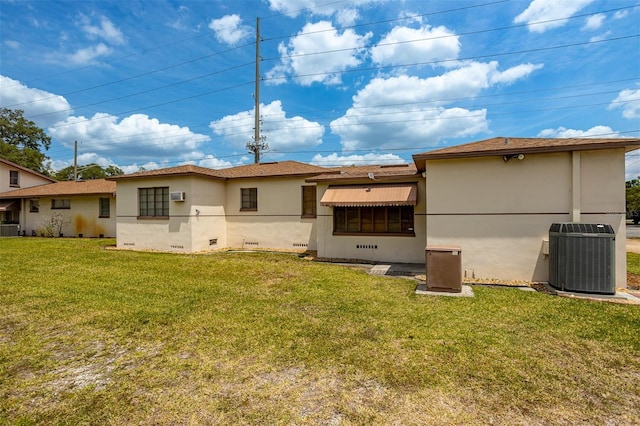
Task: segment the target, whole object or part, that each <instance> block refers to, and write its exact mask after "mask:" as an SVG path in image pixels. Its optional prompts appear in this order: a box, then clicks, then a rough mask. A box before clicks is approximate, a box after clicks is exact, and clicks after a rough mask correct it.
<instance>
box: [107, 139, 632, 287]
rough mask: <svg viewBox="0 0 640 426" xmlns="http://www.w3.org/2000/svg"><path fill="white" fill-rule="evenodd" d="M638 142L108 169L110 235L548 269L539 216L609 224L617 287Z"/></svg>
mask: <svg viewBox="0 0 640 426" xmlns="http://www.w3.org/2000/svg"><path fill="white" fill-rule="evenodd" d="M638 147H640V139H631V138H630V139H619V138H618V139H591V138H589V139H587V138H582V139H541V138H493V139H488V140H483V141H479V142H474V143H469V144H465V145H459V146H454V147H449V148H444V149H439V150H434V151H430V152H424V153H420V154H415V155H414V156H413V159H414V164H408V165H407V164H404V165H396V166H362V167H341V168H334V169H326V168H322V167H318V166H313V165H309V164H304V163H298V162H295V161H283V162H276V163H262V164H253V165H248V166H239V167H233V168H229V169H223V170H211V169H207V168H202V167H197V166H179V167H173V168H169V169H163V170H153V171H145V172H139V173H134V174H131V175H124V176H116V177H112V178H109V179H110V180H113V181H115V182H117V193H118V200H119V202H118V207H117V213H116V214H117V244H118V246H119V247H122V248H132V249H156V250H163V251H175V252H196V251H204V250H211V249H221V248H244V249H284V250H296V249H297V250H315V251H317V254H318V256H319V257H321V258H330V259H361V260H369V261H386V262H405V263H424V261H425V247H426V246H428V245H436V246H440V245H455V246H460V247H461V250H462V268H463V271H464V274H465V275H466V276H467V277H468V278H473V279H498V280H524V281H547V280H548V276H549V265H548V263H549V260H548V252H547V248H546V247H547V245H548V243H547V240H548V235H549V228H550V226H551V224H552V223H556V222H597V223H606V224H610V225H611V226H612V227H613V229H614V230H615V232H616V235H618V236H621V237H618V238H617V239H616V242H615V269H616V285H617V286H618V287H625V286H626V263H625V191H624V188H625V185H624V182H625V171H624V168H625V162H624V158H625V153H626V152H628V151H630V150H633V149H637V148H638Z"/></svg>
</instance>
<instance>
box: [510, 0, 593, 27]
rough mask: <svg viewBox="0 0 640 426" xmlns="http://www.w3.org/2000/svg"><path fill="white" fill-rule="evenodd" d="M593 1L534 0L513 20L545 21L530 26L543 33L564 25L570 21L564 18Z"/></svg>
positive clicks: (520, 22) (527, 21)
mask: <svg viewBox="0 0 640 426" xmlns="http://www.w3.org/2000/svg"><path fill="white" fill-rule="evenodd" d="M592 1H593V0H562V1H558V0H533V1H532V2H531V4H529V7H527V9H526V10H525V11H524V12H522V13H521V14H519V15H518V16H516V17H515V19H514V20H513V22H515V23H516V24H522V23H525V24H533V23H536V22H544V23H541V24H537V25H530V26H529V31H530V32H534V33H543V32H545V31H547V30H551V29H553V28H558V27H562V26H563V25H564V24H566V23H567V21H568V19H562V18H569V17H571V16H572V15H574V14H575V13H577V12H579V11H580V10H582V9H583V8H584V7H586V6H587V5H589V4H590V3H591V2H592ZM545 21H550V22H545Z"/></svg>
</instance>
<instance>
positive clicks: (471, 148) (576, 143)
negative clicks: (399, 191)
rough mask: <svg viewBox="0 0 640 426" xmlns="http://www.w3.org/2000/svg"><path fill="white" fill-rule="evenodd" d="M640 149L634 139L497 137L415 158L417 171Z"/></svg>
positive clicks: (638, 143) (429, 152) (427, 153)
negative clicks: (431, 164) (448, 163)
mask: <svg viewBox="0 0 640 426" xmlns="http://www.w3.org/2000/svg"><path fill="white" fill-rule="evenodd" d="M612 148H626V149H627V151H631V150H633V149H637V148H640V139H633V138H597V139H596V138H567V139H550V138H505V137H497V138H492V139H485V140H482V141H478V142H472V143H467V144H463V145H456V146H451V147H448V148H442V149H436V150H434V151H428V152H423V153H420V154H414V155H413V161H415V163H416V166H418V170H420V171H423V170H425V161H426V160H443V159H449V158H468V157H485V156H491V155H500V156H502V155H512V154H520V153H522V154H526V153H543V152H566V151H585V150H593V149H612Z"/></svg>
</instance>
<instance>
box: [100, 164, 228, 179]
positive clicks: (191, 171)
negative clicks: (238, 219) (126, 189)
mask: <svg viewBox="0 0 640 426" xmlns="http://www.w3.org/2000/svg"><path fill="white" fill-rule="evenodd" d="M187 175H199V176H206V177H211V178H218V179H222V178H223V177H222V175H220V174H219V173H218V170H214V169H208V168H206V167H200V166H194V165H192V164H185V165H183V166H176V167H169V168H166V169H157V170H146V171H144V172H136V173H131V174H128V175H120V176H111V177H108V178H107V179H108V180H122V179H138V178H144V177H158V176H187Z"/></svg>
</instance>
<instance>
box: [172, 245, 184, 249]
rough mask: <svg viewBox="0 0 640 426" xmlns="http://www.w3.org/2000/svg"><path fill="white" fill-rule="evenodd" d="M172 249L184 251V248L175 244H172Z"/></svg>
mask: <svg viewBox="0 0 640 426" xmlns="http://www.w3.org/2000/svg"><path fill="white" fill-rule="evenodd" d="M171 248H172V249H184V246H179V245H174V244H172V245H171Z"/></svg>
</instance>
